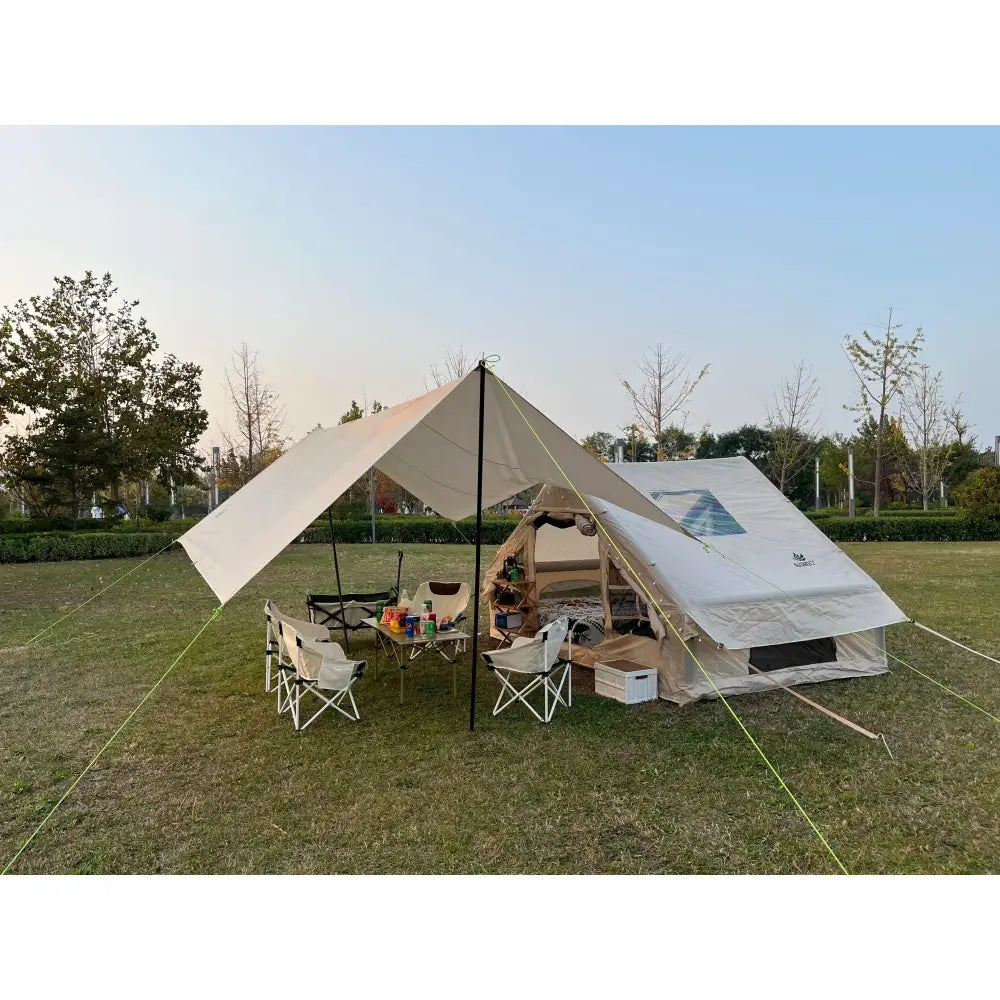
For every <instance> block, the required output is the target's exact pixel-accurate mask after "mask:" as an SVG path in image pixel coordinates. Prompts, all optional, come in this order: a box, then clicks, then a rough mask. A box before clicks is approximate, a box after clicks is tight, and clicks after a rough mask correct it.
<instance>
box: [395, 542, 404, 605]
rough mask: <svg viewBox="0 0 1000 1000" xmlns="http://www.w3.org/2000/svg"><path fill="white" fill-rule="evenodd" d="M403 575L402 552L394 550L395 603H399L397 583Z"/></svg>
mask: <svg viewBox="0 0 1000 1000" xmlns="http://www.w3.org/2000/svg"><path fill="white" fill-rule="evenodd" d="M402 575H403V550H402V549H397V550H396V602H397V603H398V602H399V581H400V578H401V577H402Z"/></svg>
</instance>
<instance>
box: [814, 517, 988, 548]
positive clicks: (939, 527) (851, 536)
mask: <svg viewBox="0 0 1000 1000" xmlns="http://www.w3.org/2000/svg"><path fill="white" fill-rule="evenodd" d="M813 524H815V525H816V527H817V528H819V529H820V531H822V532H823V533H824V534H825V535H827V536H828V537H829V538H832V539H833V540H834V541H835V542H992V541H1000V521H973V520H970V519H968V518H964V517H880V518H878V519H876V518H873V517H859V518H855V519H854V520H851V519H850V518H846V517H829V518H826V519H824V520H817V521H813Z"/></svg>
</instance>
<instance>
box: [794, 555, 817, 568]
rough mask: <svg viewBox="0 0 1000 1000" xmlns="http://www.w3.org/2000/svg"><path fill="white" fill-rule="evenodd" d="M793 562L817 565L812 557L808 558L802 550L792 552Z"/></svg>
mask: <svg viewBox="0 0 1000 1000" xmlns="http://www.w3.org/2000/svg"><path fill="white" fill-rule="evenodd" d="M792 563H793V564H794V565H796V566H815V565H816V563H815V561H814V560H812V559H806V557H805V556H804V555H803V554H802V553H801V552H793V553H792Z"/></svg>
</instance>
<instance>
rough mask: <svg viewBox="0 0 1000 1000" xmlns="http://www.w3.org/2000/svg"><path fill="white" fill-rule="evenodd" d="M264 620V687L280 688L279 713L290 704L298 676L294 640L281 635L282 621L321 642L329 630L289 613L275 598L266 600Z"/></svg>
mask: <svg viewBox="0 0 1000 1000" xmlns="http://www.w3.org/2000/svg"><path fill="white" fill-rule="evenodd" d="M264 620H265V622H266V623H267V632H266V637H265V641H266V645H265V650H264V690H265V691H268V692H270V691H272V690H277V692H278V714H279V715H280V714H281V713H282V712H284V711H286V710H287V709H288V708H290V707H291V706H290V704H289V698H290V696H291V694H292V692H293V690H294V687H293V685H292V680H293V679H294V676H295V644H294V640H293V642H292V645H291V647H290V648H289V647H288V646H286V644H285V642H284V641H283V640H282V637H281V623H282V622H288V623H289V624H290V625H291V626H292V627H293V628H294V629H295V631H296V634H299V635H303V636H305V637H306V638H307V639H313V640H316V641H318V642H328V641H329V639H330V631H329V629H327V628H325V627H324V626H322V625H314V624H313V623H312V622H306V621H302V620H300V619H298V618H293V617H292V616H291V615H286V614H285V613H284V612H283V611H281V610H280V609H279V608H278V606H277V605H276V604H275V603H274V601H271V600H268V601H265V602H264Z"/></svg>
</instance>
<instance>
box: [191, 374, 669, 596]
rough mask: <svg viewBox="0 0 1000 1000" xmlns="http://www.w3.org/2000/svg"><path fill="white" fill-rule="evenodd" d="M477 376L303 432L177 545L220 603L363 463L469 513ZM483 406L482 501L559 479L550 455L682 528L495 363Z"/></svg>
mask: <svg viewBox="0 0 1000 1000" xmlns="http://www.w3.org/2000/svg"><path fill="white" fill-rule="evenodd" d="M479 384H480V373H479V370H478V369H474V370H473V371H472V372H470V373H469V374H468V375H466V376H465V377H464V378H462V379H459V380H457V381H455V382H451V383H449V384H448V385H445V386H442V387H441V388H439V389H435V390H434V391H433V392H429V393H427V394H426V395H424V396H420V397H418V398H417V399H413V400H410V401H409V402H406V403H401V404H399V405H398V406H393V407H390V408H389V409H387V410H383V411H382V412H380V413H377V414H375V415H373V416H370V417H366V418H364V419H362V420H356V421H353V422H351V423H348V424H341V425H338V426H337V427H329V428H318V429H316V430H314V431H312V432H311V433H310V434H308V435H307V436H306V437H305V438H303V439H302V440H301V441H299V442H298V444H296V445H295V446H294V447H293V448H290V449H289V450H288V451H287V452H286V453H285V454H284V455H282V456H281V458H279V459H278V460H277V461H276V462H274V463H273V464H272V465H270V466H269V467H268V468H266V469H265V470H264V471H263V472H261V473H260V475H258V476H256V477H255V478H254V479H252V480H251V481H250V482H249V483H248V484H247V485H246V486H244V487H243V488H242V489H241V490H239V492H237V493H235V494H233V496H231V497H230V498H229V499H228V500H226V502H225V503H223V504H222V505H221V506H219V507H218V508H216V509H215V510H214V511H212V513H211V514H209V515H208V516H207V517H205V518H204V519H203V520H201V521H199V522H198V524H196V525H195V526H194V527H193V528H192V529H191V530H190V531H188V532H187V533H185V534H184V535H182V536H181V537H180V539H179V541H180V543H181V545H183V546H184V548H185V550H186V551H187V553H188V555H189V556H190V557H191V559H192V561H193V562H194V564H195V566H196V567H197V569H198V572H199V573H201V575H202V576H203V577H204V578H205V580H206V582H207V583H208V585H209V586H210V587H211V588H212V590H213V591H215V593H216V595H217V596H218V598H219V600H220V601H222V602H223V603H225V602H226V601H228V600H229V599H230V598H231V597H232V596H233V595H234V594H235V593H236V592H237V591H238V590H240V588H241V587H243V586H244V585H245V584H246V583H247V582H248V581H249V580H250V579H251V578H252V577H254V576H255V575H256V574H257V573H258V572H260V570H261V569H263V568H264V566H266V565H267V564H268V563H269V562H270V561H271V560H272V559H273V558H274V557H275V556H276V555H277V554H278V553H279V552H280V551H281V550H282V549H283V548H284V547H285V546H286V545H287V544H288V543H289V542H292V541H294V540H295V538H296V537H298V535H299V534H301V532H302V531H303V530H304V529H305V528H306V527H308V526H309V525H310V524H311V523H312V522H313V521H314V520H315V519H316V518H317V517H318V516H319V515H320V514H322V513H323V511H324V510H326V508H327V507H328V506H329V505H330V504H332V503H333V502H334V501H335V500H336V499H337V498H338V497H340V496H341V495H342V494H343V493H344V492H345V491H346V490H347V489H348V487H349V486H350V485H351V484H352V483H353V482H355V481H356V480H357V479H358V478H359V477H360V476H362V475H364V474H365V472H367V470H368V469H369V468H371V467H372V466H375V467H376V468H378V469H379V470H380V471H382V472H384V473H385V474H386V475H387V476H390V477H391V478H392V479H394V480H395V481H396V482H397V483H399V484H400V485H401V486H402V487H403V488H404V489H407V490H409V491H410V492H411V493H413V494H415V495H416V496H418V497H420V498H421V499H422V500H423V501H424V502H425V503H427V504H429V505H430V506H431V507H433V508H434V510H436V511H438V512H439V513H440V514H442V515H443V516H445V517H448V518H452V519H454V520H458V519H459V518H462V517H467V516H469V515H470V514H474V513H475V509H476V470H477V455H478V419H479ZM518 410H520V411H521V412H520V413H519V412H518ZM522 413H523V415H524V416H523V417H522V415H521V414H522ZM484 415H485V421H484V426H485V435H484V441H483V506H484V507H488V506H490V505H492V504H495V503H498V502H499V501H501V500H504V499H506V498H507V497H510V496H513V495H514V494H515V493H518V492H520V491H521V490H524V489H528V488H529V487H532V486H536V485H539V484H551V485H556V486H565V485H566V480H565V478H564V477H563V475H562V474H561V473H560V471H559V469H558V468H557V466H556V462H558V463H559V466H561V467H562V469H563V470H564V471H565V473H566V475H567V476H568V477H569V478H570V480H571V481H572V482H573V483H575V484H576V486H577V488H578V489H579V490H580V491H581V492H582V493H584V494H589V495H591V496H599V497H602V498H604V499H605V500H607V501H609V502H610V503H613V504H615V505H616V506H617V507H619V508H622V509H624V510H627V511H631V512H632V513H634V514H636V515H639V516H640V517H642V518H643V519H645V521H646V523H649V522H653V523H655V524H659V525H663V526H665V527H666V528H668V529H676V530H678V531H680V530H681V529H680V528H678V527H677V525H676V523H675V521H674V520H673V518H671V517H670V516H669V515H668V514H666V513H664V511H663V510H661V509H660V508H659V507H658V506H657V505H656V504H655V503H654V502H653V501H652V500H650V499H649V498H648V497H647V496H645V495H643V494H642V493H640V492H639V491H638V490H636V489H635V488H634V487H632V486H630V485H629V484H628V483H627V482H625V480H624V479H622V478H621V477H620V476H618V475H616V474H615V473H614V472H612V471H611V470H610V469H609V468H608V467H607V466H606V465H604V464H603V463H602V462H600V461H598V460H597V459H595V458H594V457H593V456H592V455H591V454H590V453H589V452H587V451H586V449H584V448H582V447H581V446H580V445H579V444H577V442H576V441H574V440H573V439H572V438H571V437H570V436H569V435H568V434H566V433H565V432H564V431H562V430H560V429H559V428H558V427H557V426H556V425H555V424H554V423H552V421H551V420H549V419H548V418H547V417H546V416H544V414H542V413H541V412H540V411H538V410H537V409H535V407H533V406H532V405H531V404H530V403H528V402H527V401H526V400H524V399H523V398H522V397H521V396H519V395H518V394H517V393H516V392H514V391H513V390H512V389H510V388H509V387H507V386H505V385H503V384H502V383H501V382H500V380H499V379H498V378H497V377H496V376H495V375H494V374H493V373H492V372H487V373H486V378H485V409H484ZM525 419H526V420H527V421H528V423H530V425H531V427H529V426H528V423H526V422H525ZM531 428H534V431H535V432H537V435H538V437H536V436H535V433H533V432H532V429H531ZM539 438H541V441H544V443H545V447H543V446H542V444H541V443H540V442H539ZM546 449H547V451H546Z"/></svg>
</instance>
